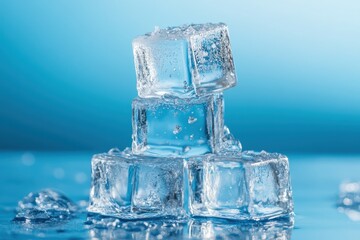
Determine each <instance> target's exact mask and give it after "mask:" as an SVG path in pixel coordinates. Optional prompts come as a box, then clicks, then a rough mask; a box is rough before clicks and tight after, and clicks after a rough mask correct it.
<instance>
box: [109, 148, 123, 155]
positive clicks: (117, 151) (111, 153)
mask: <svg viewBox="0 0 360 240" xmlns="http://www.w3.org/2000/svg"><path fill="white" fill-rule="evenodd" d="M119 153H121V151H120V149H118V148H112V149H110V150H109V151H108V154H110V155H116V154H119Z"/></svg>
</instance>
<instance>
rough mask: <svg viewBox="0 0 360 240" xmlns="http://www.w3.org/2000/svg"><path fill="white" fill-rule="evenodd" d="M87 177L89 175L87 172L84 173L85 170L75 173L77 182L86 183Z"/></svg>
mask: <svg viewBox="0 0 360 240" xmlns="http://www.w3.org/2000/svg"><path fill="white" fill-rule="evenodd" d="M86 179H87V176H86V174H85V173H83V172H78V173H76V175H75V181H76V182H77V183H84V182H86Z"/></svg>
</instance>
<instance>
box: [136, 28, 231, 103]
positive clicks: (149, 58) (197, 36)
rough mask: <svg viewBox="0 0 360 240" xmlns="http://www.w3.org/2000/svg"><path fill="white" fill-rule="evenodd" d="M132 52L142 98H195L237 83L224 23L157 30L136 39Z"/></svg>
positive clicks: (139, 92) (138, 88) (220, 90)
mask: <svg viewBox="0 0 360 240" xmlns="http://www.w3.org/2000/svg"><path fill="white" fill-rule="evenodd" d="M133 51H134V62H135V69H136V76H137V90H138V94H139V96H140V97H144V98H147V97H161V96H175V97H181V98H182V97H196V96H199V95H206V94H213V93H216V92H222V91H223V90H225V89H228V88H230V87H233V86H235V84H236V75H235V67H234V62H233V57H232V53H231V47H230V40H229V34H228V28H227V26H226V25H225V24H223V23H218V24H212V23H208V24H190V25H183V26H179V27H169V28H165V29H159V28H157V29H156V30H155V31H154V32H152V33H148V34H145V35H142V36H139V37H137V38H135V39H134V41H133Z"/></svg>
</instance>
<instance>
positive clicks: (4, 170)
mask: <svg viewBox="0 0 360 240" xmlns="http://www.w3.org/2000/svg"><path fill="white" fill-rule="evenodd" d="M91 155H92V153H36V152H35V153H23V152H14V153H0V191H1V195H0V239H48V238H51V239H54V238H55V239H57V238H58V239H104V238H108V239H318V238H324V239H359V238H360V221H354V220H356V219H353V220H351V219H350V218H349V217H348V216H347V215H346V214H344V213H343V211H339V210H338V209H337V208H338V199H339V197H338V195H339V186H340V184H341V183H343V182H344V181H350V180H353V181H359V180H360V175H359V172H360V156H325V155H303V156H302V155H291V154H288V156H289V159H290V170H291V177H292V183H293V192H294V204H295V212H296V216H295V224H294V226H293V222H292V219H281V220H276V221H268V222H260V223H259V222H258V223H257V222H250V223H249V222H247V223H244V222H236V221H224V220H220V219H191V220H189V221H182V222H175V221H171V220H159V219H154V220H147V221H137V222H131V221H127V222H126V221H119V220H117V219H113V218H109V217H108V218H100V217H99V216H96V215H88V214H87V213H86V211H85V207H86V206H87V201H88V196H89V188H90V159H91ZM47 188H51V189H55V190H59V191H60V192H62V193H64V194H65V195H66V196H67V197H68V198H69V199H71V200H72V201H73V202H74V203H75V204H76V205H78V210H77V211H76V212H75V213H74V216H73V217H72V218H70V219H62V220H61V221H53V222H39V223H34V222H27V221H22V222H21V221H13V219H14V217H15V216H16V208H17V206H18V202H19V201H20V200H22V199H24V197H25V196H27V195H28V194H29V193H30V192H39V191H40V190H42V189H47ZM355 210H356V209H355Z"/></svg>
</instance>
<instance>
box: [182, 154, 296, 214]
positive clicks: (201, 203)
mask: <svg viewBox="0 0 360 240" xmlns="http://www.w3.org/2000/svg"><path fill="white" fill-rule="evenodd" d="M187 170H188V175H189V208H190V212H191V214H192V215H194V216H203V217H219V218H228V219H251V220H264V219H271V218H275V217H280V216H286V215H289V214H291V213H292V209H293V204H292V192H291V186H290V178H289V163H288V159H287V157H286V156H283V155H280V154H271V153H266V152H264V151H263V152H260V153H256V152H253V151H245V152H242V153H241V154H238V155H213V154H210V155H207V156H199V157H193V158H190V159H189V161H188V163H187Z"/></svg>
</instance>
